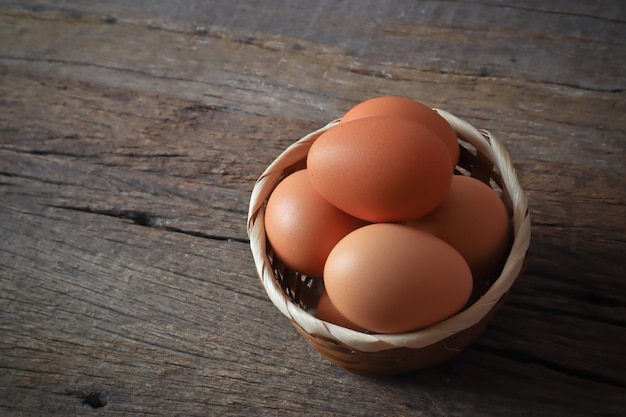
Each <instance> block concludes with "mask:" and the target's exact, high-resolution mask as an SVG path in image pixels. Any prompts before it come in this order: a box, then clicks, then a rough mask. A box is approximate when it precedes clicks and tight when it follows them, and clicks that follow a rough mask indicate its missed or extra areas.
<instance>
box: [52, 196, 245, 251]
mask: <svg viewBox="0 0 626 417" xmlns="http://www.w3.org/2000/svg"><path fill="white" fill-rule="evenodd" d="M50 207H54V208H58V209H62V210H71V211H78V212H81V213H89V214H97V215H102V216H108V217H113V218H117V219H124V220H130V221H131V222H132V223H133V224H136V225H138V226H144V227H150V228H153V229H159V230H165V231H167V232H174V233H182V234H185V235H188V236H194V237H200V238H203V239H211V240H220V241H226V242H240V243H246V244H249V243H250V240H249V239H245V238H239V237H232V236H220V235H213V234H210V233H205V232H199V231H195V230H185V229H181V228H179V227H174V226H166V225H164V224H162V222H161V219H160V217H159V216H158V215H156V214H153V213H149V212H146V211H142V210H126V209H115V208H113V209H96V208H93V207H89V206H86V207H84V206H68V205H51V206H50Z"/></svg>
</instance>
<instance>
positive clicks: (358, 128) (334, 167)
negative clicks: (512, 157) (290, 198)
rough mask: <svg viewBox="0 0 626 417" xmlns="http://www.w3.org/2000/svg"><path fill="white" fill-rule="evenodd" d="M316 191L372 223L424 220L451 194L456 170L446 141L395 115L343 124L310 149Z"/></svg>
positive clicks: (308, 164) (309, 157)
mask: <svg viewBox="0 0 626 417" xmlns="http://www.w3.org/2000/svg"><path fill="white" fill-rule="evenodd" d="M307 170H308V173H309V179H310V181H311V183H312V184H313V187H314V188H315V189H316V190H317V191H318V192H319V193H320V194H321V195H322V196H323V197H324V198H325V199H327V200H328V201H329V202H330V203H331V204H333V205H335V206H336V207H338V208H339V209H341V210H343V211H345V212H346V213H349V214H350V215H352V216H354V217H358V218H361V219H364V220H366V221H369V222H393V221H402V220H408V219H411V218H417V217H420V216H423V215H425V214H427V213H429V212H430V211H432V210H433V209H434V208H435V207H436V206H437V205H438V204H439V203H440V202H441V201H442V200H443V198H444V197H445V196H446V194H447V192H448V188H449V187H450V182H451V181H452V170H451V169H450V160H449V155H448V151H447V150H446V147H445V146H444V145H443V143H442V142H441V140H439V139H438V138H437V136H436V135H435V134H434V133H432V132H431V131H430V130H428V129H426V128H425V127H423V126H422V125H420V124H418V123H416V122H414V121H411V120H407V119H402V118H394V117H367V118H363V119H356V120H353V121H351V122H347V123H341V124H338V125H336V126H334V127H332V128H331V129H329V130H327V131H326V132H324V133H322V134H321V135H320V136H319V137H318V138H317V140H316V141H315V142H314V143H313V145H312V146H311V148H310V149H309V153H308V156H307Z"/></svg>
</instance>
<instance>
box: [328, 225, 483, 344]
mask: <svg viewBox="0 0 626 417" xmlns="http://www.w3.org/2000/svg"><path fill="white" fill-rule="evenodd" d="M324 284H325V288H326V291H327V293H328V296H329V298H330V300H331V301H332V303H333V305H334V306H335V307H336V308H337V310H338V311H339V312H340V313H341V314H342V315H343V316H344V317H345V318H346V319H347V320H349V321H350V322H352V323H354V324H356V325H357V326H360V327H362V328H366V329H368V330H370V331H372V332H376V333H403V332H408V331H412V330H417V329H420V328H424V327H427V326H430V325H433V324H435V323H438V322H440V321H442V320H444V319H446V318H448V317H450V316H452V315H454V314H455V313H457V312H458V311H460V310H461V309H462V308H463V306H464V305H465V304H466V303H467V301H468V299H469V297H470V294H471V292H472V275H471V271H470V269H469V266H468V265H467V262H465V260H464V259H463V257H462V256H461V255H460V254H459V253H458V252H457V251H456V250H455V249H454V248H452V246H450V245H449V244H447V243H445V242H444V241H443V240H441V239H439V238H437V237H435V236H434V235H432V234H430V233H426V232H422V231H421V230H417V229H414V228H411V227H408V226H406V225H401V224H392V223H375V224H370V225H366V226H363V227H361V228H359V229H356V230H355V231H353V232H351V233H349V234H348V235H346V236H345V237H344V238H343V239H341V240H340V241H339V243H337V245H336V246H335V247H334V248H333V250H332V251H331V252H330V255H329V256H328V259H327V261H326V265H325V267H324Z"/></svg>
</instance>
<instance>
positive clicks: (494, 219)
mask: <svg viewBox="0 0 626 417" xmlns="http://www.w3.org/2000/svg"><path fill="white" fill-rule="evenodd" d="M407 224H408V225H410V226H412V227H415V228H417V229H420V230H423V231H425V232H429V233H432V234H433V235H435V236H437V237H439V238H441V239H442V240H444V241H446V242H447V243H449V244H450V245H451V246H452V247H454V248H455V249H456V250H457V251H459V253H461V255H463V257H464V258H465V260H466V261H467V263H468V264H469V266H470V268H471V270H472V273H473V275H474V280H475V283H476V284H477V285H482V283H484V282H485V281H486V280H489V279H490V278H491V277H492V276H493V275H494V274H495V273H497V272H498V271H499V269H500V268H501V267H502V265H503V263H504V260H505V256H506V255H507V253H508V250H509V239H510V234H511V227H510V225H509V215H508V213H507V210H506V207H505V206H504V203H503V202H502V200H500V198H499V197H498V195H497V194H496V193H495V191H493V190H492V189H491V187H489V186H488V185H486V184H485V183H483V182H481V181H479V180H477V179H475V178H471V177H466V176H462V175H455V176H454V178H453V179H452V185H451V186H450V191H448V195H447V196H446V198H445V199H444V200H443V202H442V203H441V204H440V205H439V207H437V208H436V209H435V210H434V211H433V212H431V213H430V214H428V215H427V216H424V217H422V218H420V219H417V220H414V221H410V222H408V223H407Z"/></svg>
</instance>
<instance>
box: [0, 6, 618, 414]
mask: <svg viewBox="0 0 626 417" xmlns="http://www.w3.org/2000/svg"><path fill="white" fill-rule="evenodd" d="M625 62H626V8H625V4H624V3H623V2H620V1H604V2H597V1H587V2H584V1H578V2H576V1H574V2H572V1H553V2H535V1H504V2H502V1H498V2H496V1H485V2H480V3H474V2H434V1H433V2H414V1H400V0H398V1H388V2H376V1H337V2H333V1H320V2H289V1H265V2H234V1H233V2H231V1H229V2H217V1H213V2H201V1H192V0H188V1H184V2H165V1H155V2H131V1H111V2H89V1H36V2H35V1H2V2H0V413H1V414H2V415H3V416H39V415H47V416H67V415H83V414H86V413H95V412H97V413H100V414H103V415H104V414H106V415H114V416H137V415H159V416H160V415H162V416H173V415H186V416H207V415H316V416H322V415H363V416H372V415H381V416H383V415H384V416H396V415H416V416H469V415H485V416H502V415H510V416H528V415H533V416H554V415H570V416H591V415H598V416H621V415H624V413H625V412H626V360H625V359H624V352H625V351H626V330H625V327H626V280H625V277H626V261H625V260H624V255H625V254H626V208H625V205H626V179H624V174H625V173H626V168H625V165H624V161H625V160H626V133H625V132H626V118H625V114H626V100H625V97H626V96H625V95H624V94H625V93H624V88H625V84H626V77H624V69H623V68H624V63H625ZM382 94H399V95H405V96H410V97H413V98H416V99H418V100H421V101H423V102H425V103H427V104H429V105H431V106H433V107H440V108H444V109H446V110H448V111H450V112H452V113H454V114H456V115H458V116H461V117H463V118H465V119H466V120H468V121H470V122H471V123H473V124H474V125H476V126H478V127H481V128H486V129H489V130H490V131H491V132H492V133H494V134H495V135H496V136H498V137H499V138H500V139H502V140H503V141H504V142H505V143H506V144H507V145H508V146H509V148H510V149H511V151H512V153H513V155H514V159H515V164H516V167H517V168H518V172H519V175H520V177H521V181H522V183H523V185H524V187H525V188H526V190H527V191H528V194H529V198H530V201H531V210H532V218H533V241H532V247H531V251H530V258H529V263H528V270H527V272H526V274H525V275H524V276H523V277H522V278H521V279H520V280H519V281H518V283H516V285H515V287H514V289H513V291H512V293H511V295H510V297H509V300H508V302H507V304H506V305H505V306H504V308H503V309H502V310H501V311H500V312H499V313H498V314H497V315H496V317H495V318H494V320H493V322H492V324H491V325H490V327H489V328H488V330H487V332H486V333H485V335H484V336H483V337H482V338H481V339H480V341H479V342H478V343H477V344H476V345H475V346H473V347H472V348H470V349H469V350H468V351H466V352H464V353H463V354H462V355H460V356H459V357H458V358H456V359H454V360H453V361H451V362H449V363H447V364H445V365H443V366H440V367H438V368H435V369H430V370H426V371H423V372H418V373H413V374H410V375H404V376H398V377H387V378H378V379H368V378H362V377H355V376H351V375H349V374H346V373H345V372H344V371H342V370H340V369H338V368H336V367H334V366H332V365H330V364H329V363H328V362H326V361H324V360H323V359H322V358H321V357H320V356H319V355H318V354H317V352H315V351H313V350H312V349H311V348H310V347H309V346H308V345H307V344H306V342H305V341H304V340H303V339H302V338H301V337H300V336H299V335H298V334H297V333H296V331H295V329H293V328H292V327H291V325H290V324H289V323H288V322H287V321H286V319H285V318H284V317H283V316H281V315H280V313H279V312H278V311H277V310H276V309H275V308H274V307H273V306H272V305H271V303H270V302H269V301H268V299H267V298H266V296H265V294H264V293H263V290H262V288H261V285H260V284H259V282H258V281H257V278H256V273H255V270H254V265H253V262H252V257H251V255H250V251H249V247H248V243H247V236H246V231H245V217H246V213H247V204H248V199H249V194H250V191H251V189H252V186H253V184H254V181H255V179H256V178H257V177H258V175H259V174H260V173H261V172H262V171H263V169H264V168H265V166H267V165H268V164H269V163H270V162H271V161H272V159H273V158H275V157H276V156H277V155H278V153H280V152H281V151H282V150H283V149H284V148H285V147H286V146H288V145H289V144H290V143H291V142H292V141H294V140H296V139H298V138H300V137H301V136H303V135H304V134H306V133H308V132H309V131H311V130H314V129H316V128H318V127H321V125H323V124H325V123H326V122H328V121H330V120H332V119H334V118H336V117H339V116H340V115H341V114H342V113H343V112H344V111H345V110H347V108H349V107H350V106H351V105H353V104H355V103H356V102H358V101H361V100H363V99H365V98H368V97H371V96H375V95H382ZM82 391H93V392H96V391H97V392H101V393H103V394H106V395H107V397H108V404H107V405H106V406H105V407H104V408H101V409H98V410H93V411H92V410H90V409H89V406H87V405H83V401H82V400H81V399H80V398H77V396H78V394H77V393H80V392H82ZM68 392H71V394H70V395H68V394H67V393H68Z"/></svg>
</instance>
